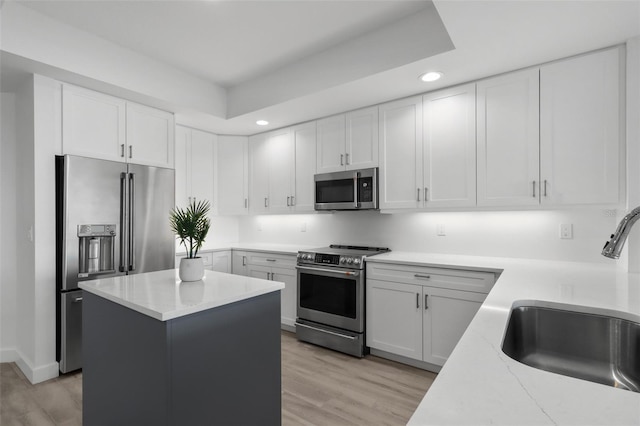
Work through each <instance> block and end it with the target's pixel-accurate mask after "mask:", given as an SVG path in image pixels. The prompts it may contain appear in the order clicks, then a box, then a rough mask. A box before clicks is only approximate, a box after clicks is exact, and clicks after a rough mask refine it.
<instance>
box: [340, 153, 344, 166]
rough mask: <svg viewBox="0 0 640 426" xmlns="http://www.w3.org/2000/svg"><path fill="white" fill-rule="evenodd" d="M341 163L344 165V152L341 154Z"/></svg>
mask: <svg viewBox="0 0 640 426" xmlns="http://www.w3.org/2000/svg"><path fill="white" fill-rule="evenodd" d="M340 165H341V166H344V154H340Z"/></svg>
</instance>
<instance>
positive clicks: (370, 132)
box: [345, 106, 378, 170]
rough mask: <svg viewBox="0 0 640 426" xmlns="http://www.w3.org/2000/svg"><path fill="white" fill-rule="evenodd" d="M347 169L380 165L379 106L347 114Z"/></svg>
mask: <svg viewBox="0 0 640 426" xmlns="http://www.w3.org/2000/svg"><path fill="white" fill-rule="evenodd" d="M345 119H346V132H347V134H346V150H345V165H346V166H345V169H346V170H356V169H366V168H370V167H378V107H377V106H374V107H370V108H363V109H359V110H357V111H351V112H348V113H347V114H346V117H345Z"/></svg>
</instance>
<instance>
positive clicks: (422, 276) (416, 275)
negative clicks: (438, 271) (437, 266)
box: [413, 274, 431, 280]
mask: <svg viewBox="0 0 640 426" xmlns="http://www.w3.org/2000/svg"><path fill="white" fill-rule="evenodd" d="M413 276H414V277H416V278H424V279H425V280H430V279H431V275H421V274H414V275H413Z"/></svg>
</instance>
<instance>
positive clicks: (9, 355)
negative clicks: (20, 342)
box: [0, 348, 19, 362]
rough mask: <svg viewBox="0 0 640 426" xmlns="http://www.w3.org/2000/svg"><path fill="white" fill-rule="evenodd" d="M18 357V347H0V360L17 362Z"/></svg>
mask: <svg viewBox="0 0 640 426" xmlns="http://www.w3.org/2000/svg"><path fill="white" fill-rule="evenodd" d="M18 358H19V356H18V351H16V348H9V349H0V362H16V361H17V360H18Z"/></svg>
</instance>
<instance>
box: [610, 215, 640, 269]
mask: <svg viewBox="0 0 640 426" xmlns="http://www.w3.org/2000/svg"><path fill="white" fill-rule="evenodd" d="M638 219H640V207H636V208H635V209H633V210H631V213H629V214H627V215H626V216H625V217H623V218H622V220H621V221H620V223H619V224H618V227H617V228H616V232H615V233H613V234H611V239H610V240H609V241H607V242H606V243H605V245H604V248H603V249H602V255H603V256H605V257H609V258H611V259H618V258H619V257H620V252H621V251H622V247H624V243H625V241H627V236H629V232H630V231H631V228H632V227H633V224H634V223H636V221H637V220H638Z"/></svg>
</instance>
